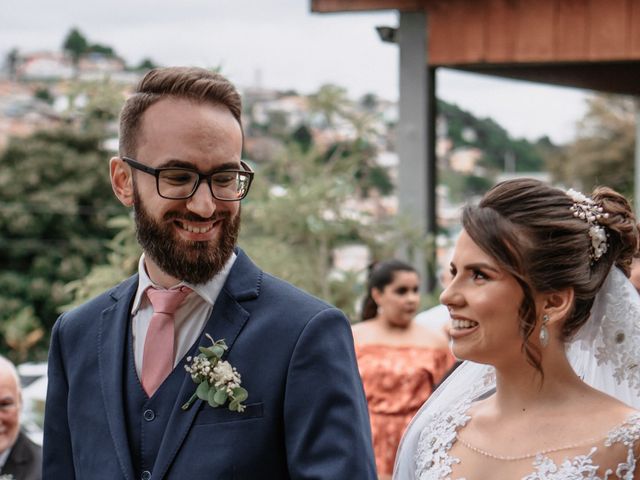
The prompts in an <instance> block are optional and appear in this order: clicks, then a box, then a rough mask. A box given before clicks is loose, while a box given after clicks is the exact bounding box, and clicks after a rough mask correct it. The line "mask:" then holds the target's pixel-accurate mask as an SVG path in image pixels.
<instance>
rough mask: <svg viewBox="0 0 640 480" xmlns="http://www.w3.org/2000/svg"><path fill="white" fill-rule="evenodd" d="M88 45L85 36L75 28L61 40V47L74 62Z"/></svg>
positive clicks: (76, 61)
mask: <svg viewBox="0 0 640 480" xmlns="http://www.w3.org/2000/svg"><path fill="white" fill-rule="evenodd" d="M88 46H89V42H87V39H86V37H85V36H84V35H83V34H82V33H80V30H78V29H77V28H72V29H71V30H70V31H69V33H68V34H67V36H66V37H65V39H64V41H63V42H62V49H63V50H64V51H65V52H67V53H68V54H69V56H70V57H71V58H72V60H73V63H75V64H77V63H78V61H79V60H80V57H82V55H83V54H84V53H85V52H86V51H87V47H88Z"/></svg>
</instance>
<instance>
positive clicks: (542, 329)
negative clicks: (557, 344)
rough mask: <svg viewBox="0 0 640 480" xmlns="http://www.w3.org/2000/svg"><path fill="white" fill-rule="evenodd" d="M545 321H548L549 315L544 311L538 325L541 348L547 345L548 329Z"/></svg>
mask: <svg viewBox="0 0 640 480" xmlns="http://www.w3.org/2000/svg"><path fill="white" fill-rule="evenodd" d="M547 323H549V315H547V314H546V313H545V314H544V315H543V316H542V326H541V327H540V335H539V338H540V345H542V348H544V347H546V346H547V345H549V330H548V329H547Z"/></svg>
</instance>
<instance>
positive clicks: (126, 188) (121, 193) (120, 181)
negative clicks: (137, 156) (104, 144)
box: [109, 157, 133, 207]
mask: <svg viewBox="0 0 640 480" xmlns="http://www.w3.org/2000/svg"><path fill="white" fill-rule="evenodd" d="M109 172H110V174H111V188H112V189H113V193H115V194H116V197H118V200H120V203H122V204H123V205H124V206H125V207H131V206H132V205H133V177H132V175H133V174H132V172H131V168H130V167H129V165H127V164H126V163H124V160H122V158H120V157H113V158H112V159H111V160H110V161H109Z"/></svg>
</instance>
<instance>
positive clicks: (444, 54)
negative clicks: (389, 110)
mask: <svg viewBox="0 0 640 480" xmlns="http://www.w3.org/2000/svg"><path fill="white" fill-rule="evenodd" d="M374 10H396V11H398V12H399V13H400V15H399V25H398V28H397V29H396V38H395V43H397V44H398V47H399V50H400V64H399V77H400V91H399V112H400V115H399V122H398V127H397V132H398V141H397V145H398V147H397V150H398V157H399V164H400V165H399V171H398V188H397V191H398V199H399V210H400V213H401V214H408V215H410V216H411V217H412V218H413V219H415V221H416V224H417V227H418V228H420V229H421V230H423V231H424V232H425V234H434V235H435V233H436V232H437V224H436V223H437V221H436V209H435V202H436V195H435V187H436V175H437V171H436V167H435V163H436V161H435V115H436V113H435V105H436V100H435V81H436V76H435V71H436V69H437V68H438V67H447V68H451V69H456V70H463V71H468V72H473V73H480V74H488V75H493V76H498V77H505V78H511V79H518V80H527V81H533V82H541V83H547V84H553V85H561V86H568V87H576V88H584V89H591V90H599V91H603V92H610V93H620V94H629V95H637V96H640V0H311V11H312V12H316V13H338V12H365V11H374ZM499 101H500V93H499V92H496V102H499ZM523 114H526V112H523ZM638 118H639V122H638V125H640V113H639V114H638ZM638 136H639V137H640V126H639V127H638ZM636 143H637V145H636V172H635V178H636V181H635V183H636V195H635V197H636V199H637V203H638V208H639V210H640V142H636ZM630 174H631V172H630ZM400 255H401V256H402V253H401V252H400ZM414 264H415V265H416V266H417V268H418V270H419V271H420V273H421V276H422V278H423V279H424V280H425V283H424V285H425V286H426V288H427V289H428V290H432V288H433V286H434V281H433V277H432V276H431V275H430V272H433V265H434V264H435V258H434V257H432V258H424V259H417V260H416V261H415V263H414Z"/></svg>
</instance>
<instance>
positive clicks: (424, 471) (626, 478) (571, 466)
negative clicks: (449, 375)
mask: <svg viewBox="0 0 640 480" xmlns="http://www.w3.org/2000/svg"><path fill="white" fill-rule="evenodd" d="M470 406H471V400H466V401H464V402H461V403H459V404H458V405H457V406H456V407H454V408H452V409H450V410H448V411H443V412H440V413H439V414H435V415H434V416H433V417H432V418H431V421H430V422H429V424H428V426H427V428H425V429H424V430H423V431H422V433H421V434H420V438H419V441H418V448H417V451H416V457H415V466H416V472H415V478H416V479H418V480H452V479H451V473H452V466H453V465H455V464H457V463H460V459H459V458H456V457H453V456H450V455H449V450H451V447H452V446H453V444H454V443H455V442H456V439H457V432H458V430H459V429H460V428H461V427H464V426H465V425H466V424H467V422H468V421H469V420H470V419H471V417H470V416H469V415H468V414H467V411H468V409H469V407H470ZM638 440H640V413H638V414H634V415H632V416H630V417H629V418H628V419H627V420H626V421H625V422H624V423H623V424H621V425H619V426H617V427H616V428H614V429H613V430H611V431H610V432H609V433H608V435H607V437H606V439H605V442H604V445H605V447H610V446H612V445H614V444H621V445H623V446H624V447H625V448H626V450H627V457H626V461H624V462H621V463H620V464H618V465H617V468H616V470H615V471H611V470H608V471H607V472H605V473H604V476H603V477H600V476H598V469H599V466H598V465H596V464H594V459H593V457H594V454H595V453H596V452H597V450H598V448H597V447H595V446H592V447H587V448H588V449H589V451H588V452H587V453H586V454H584V455H578V456H575V457H573V458H566V459H565V460H564V461H563V462H562V463H560V464H556V463H555V462H554V461H553V460H552V459H551V458H550V457H548V456H545V455H542V454H538V455H537V456H536V457H535V458H534V459H533V462H532V469H533V471H532V472H531V473H530V474H528V475H526V476H525V477H522V480H567V479H580V480H614V479H620V480H633V473H634V471H635V468H636V461H637V459H636V458H635V456H634V445H635V443H636V442H637V441H638ZM456 480H465V479H464V478H459V479H456Z"/></svg>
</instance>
